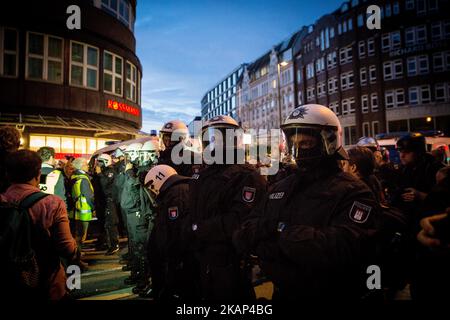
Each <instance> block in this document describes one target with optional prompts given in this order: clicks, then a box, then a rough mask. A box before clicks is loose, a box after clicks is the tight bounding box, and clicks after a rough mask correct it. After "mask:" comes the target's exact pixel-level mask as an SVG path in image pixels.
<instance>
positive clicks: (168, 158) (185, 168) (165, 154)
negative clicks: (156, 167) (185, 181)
mask: <svg viewBox="0 0 450 320" xmlns="http://www.w3.org/2000/svg"><path fill="white" fill-rule="evenodd" d="M182 156H184V157H185V158H187V159H190V163H183V162H182V163H180V164H175V163H173V161H172V148H167V149H165V150H163V151H161V152H160V153H159V158H158V164H165V165H168V166H170V167H172V168H174V169H175V171H176V172H177V173H178V174H179V175H181V176H185V177H191V176H192V175H193V174H195V173H198V171H199V169H200V168H201V165H200V164H195V161H194V160H195V153H194V152H192V151H190V150H188V149H183V150H182V151H181V152H180V157H182Z"/></svg>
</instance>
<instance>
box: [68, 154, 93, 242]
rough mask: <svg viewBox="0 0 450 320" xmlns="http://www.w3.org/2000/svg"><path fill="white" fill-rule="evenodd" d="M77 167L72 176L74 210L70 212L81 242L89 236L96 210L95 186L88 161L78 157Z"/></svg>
mask: <svg viewBox="0 0 450 320" xmlns="http://www.w3.org/2000/svg"><path fill="white" fill-rule="evenodd" d="M72 164H73V167H74V168H75V171H74V173H73V174H72V176H71V177H70V179H71V182H72V200H73V205H72V210H71V211H70V213H69V216H70V218H71V219H73V220H74V221H75V223H74V235H75V238H76V239H77V242H78V243H79V244H81V243H83V242H84V241H85V240H86V238H87V232H88V227H89V222H90V221H91V220H92V214H93V211H94V208H95V207H94V188H93V187H92V184H91V180H90V178H89V176H88V174H87V171H88V170H89V168H88V163H87V161H86V159H84V158H77V159H75V160H73V162H72Z"/></svg>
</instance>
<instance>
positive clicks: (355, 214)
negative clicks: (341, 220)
mask: <svg viewBox="0 0 450 320" xmlns="http://www.w3.org/2000/svg"><path fill="white" fill-rule="evenodd" d="M370 211H372V207H370V206H366V205H365V204H362V203H361V202H358V201H355V202H353V206H352V208H351V209H350V214H349V217H350V219H351V220H353V221H354V222H356V223H364V222H366V221H367V219H369V215H370Z"/></svg>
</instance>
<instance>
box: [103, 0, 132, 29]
mask: <svg viewBox="0 0 450 320" xmlns="http://www.w3.org/2000/svg"><path fill="white" fill-rule="evenodd" d="M101 7H102V9H103V10H104V11H106V12H108V13H109V14H110V15H112V16H114V17H116V18H117V19H119V21H120V22H122V23H123V24H125V25H126V26H127V27H128V28H130V29H132V30H133V25H134V21H133V12H132V10H131V6H130V3H129V1H128V0H102V5H101Z"/></svg>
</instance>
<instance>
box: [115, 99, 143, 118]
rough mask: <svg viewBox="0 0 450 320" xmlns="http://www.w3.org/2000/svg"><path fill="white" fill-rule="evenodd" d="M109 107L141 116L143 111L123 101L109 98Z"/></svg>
mask: <svg viewBox="0 0 450 320" xmlns="http://www.w3.org/2000/svg"><path fill="white" fill-rule="evenodd" d="M107 107H108V109H112V110H115V111H118V112H122V113H128V114H131V115H133V116H136V117H139V116H140V115H141V112H140V110H139V109H138V108H135V107H132V106H130V105H127V104H126V103H123V102H118V101H114V100H108V101H107Z"/></svg>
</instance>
